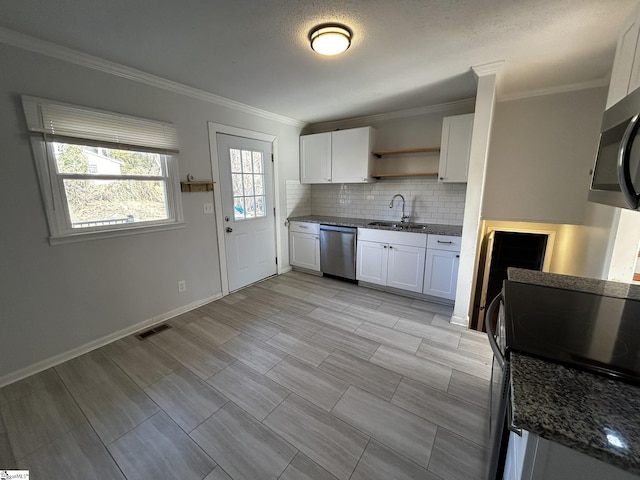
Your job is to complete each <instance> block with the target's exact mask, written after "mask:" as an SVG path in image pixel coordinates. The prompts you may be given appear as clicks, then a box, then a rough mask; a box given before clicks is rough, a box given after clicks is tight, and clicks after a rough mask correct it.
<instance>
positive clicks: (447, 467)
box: [0, 272, 492, 480]
mask: <svg viewBox="0 0 640 480" xmlns="http://www.w3.org/2000/svg"><path fill="white" fill-rule="evenodd" d="M450 316H451V308H450V307H446V306H442V305H438V304H432V303H428V302H424V301H420V300H414V299H411V298H406V297H402V296H398V295H393V294H390V293H385V292H379V291H376V290H373V289H369V288H364V287H359V286H356V285H354V284H351V283H346V282H341V281H338V280H333V279H327V278H322V277H316V276H313V275H306V274H304V273H300V272H290V273H287V274H285V275H281V276H279V277H274V278H270V279H268V280H266V281H264V282H261V283H259V284H256V285H253V286H250V287H248V288H245V289H243V290H240V291H238V292H236V293H233V294H232V295H229V296H227V297H225V298H223V299H220V300H218V301H216V302H212V303H210V304H208V305H204V306H203V307H200V308H198V309H196V310H193V311H191V312H188V313H186V314H183V315H180V316H179V317H176V318H174V319H172V320H170V321H169V322H168V323H170V324H171V325H172V328H171V329H168V330H165V331H163V332H162V333H159V334H156V335H154V336H151V337H149V338H148V339H146V340H142V341H141V340H138V339H137V338H135V337H134V336H130V337H126V338H123V339H121V340H118V341H116V342H113V343H112V344H109V345H107V346H105V347H103V348H100V349H98V350H94V351H93V352H90V353H88V354H86V355H83V356H81V357H78V358H75V359H73V360H70V361H68V362H66V363H64V364H61V365H58V366H56V367H55V368H51V369H49V370H46V371H44V372H41V373H38V374H36V375H33V376H31V377H29V378H26V379H24V380H21V381H19V382H17V383H14V384H12V385H8V386H6V387H4V388H2V389H0V413H1V416H0V469H12V468H20V469H30V470H31V472H33V473H32V475H33V477H34V478H46V479H48V480H57V479H60V480H63V479H64V480H67V479H82V480H88V479H96V480H108V479H120V480H122V479H127V480H133V479H153V480H161V479H176V478H179V479H186V480H188V479H194V480H203V479H204V480H214V479H227V480H228V479H233V480H241V479H247V480H256V479H281V480H287V479H289V480H294V479H308V480H328V479H344V480H346V479H352V480H355V479H367V480H376V479H380V480H397V479H426V480H466V479H468V480H478V479H482V478H483V477H484V471H485V465H486V461H487V454H488V449H487V442H488V431H487V428H488V420H487V416H488V415H487V408H488V397H489V376H490V371H491V358H492V357H491V350H490V348H489V345H488V342H487V340H486V337H485V335H484V334H481V333H478V332H474V331H469V330H466V329H464V328H461V327H457V326H455V325H451V324H450V323H449V318H450Z"/></svg>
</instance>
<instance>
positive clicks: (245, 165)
mask: <svg viewBox="0 0 640 480" xmlns="http://www.w3.org/2000/svg"><path fill="white" fill-rule="evenodd" d="M252 171H253V163H252V162H251V152H250V151H249V150H242V172H243V173H251V172H252Z"/></svg>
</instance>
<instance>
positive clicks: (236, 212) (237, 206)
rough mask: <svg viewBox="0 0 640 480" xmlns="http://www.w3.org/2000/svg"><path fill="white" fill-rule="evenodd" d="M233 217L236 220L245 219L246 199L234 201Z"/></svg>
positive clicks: (238, 198) (241, 198) (235, 199)
mask: <svg viewBox="0 0 640 480" xmlns="http://www.w3.org/2000/svg"><path fill="white" fill-rule="evenodd" d="M233 216H234V219H236V220H243V219H244V197H236V198H234V199H233Z"/></svg>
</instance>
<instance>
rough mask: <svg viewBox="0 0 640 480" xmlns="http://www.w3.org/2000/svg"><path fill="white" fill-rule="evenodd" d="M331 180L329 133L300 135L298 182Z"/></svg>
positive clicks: (326, 181)
mask: <svg viewBox="0 0 640 480" xmlns="http://www.w3.org/2000/svg"><path fill="white" fill-rule="evenodd" d="M329 182H331V134H330V133H316V134H313V135H304V136H302V137H300V183H329Z"/></svg>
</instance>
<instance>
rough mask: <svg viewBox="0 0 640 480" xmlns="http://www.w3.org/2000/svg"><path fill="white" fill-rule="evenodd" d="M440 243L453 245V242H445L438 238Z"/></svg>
mask: <svg viewBox="0 0 640 480" xmlns="http://www.w3.org/2000/svg"><path fill="white" fill-rule="evenodd" d="M437 242H438V243H442V244H443V245H451V244H453V242H443V241H441V240H437Z"/></svg>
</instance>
